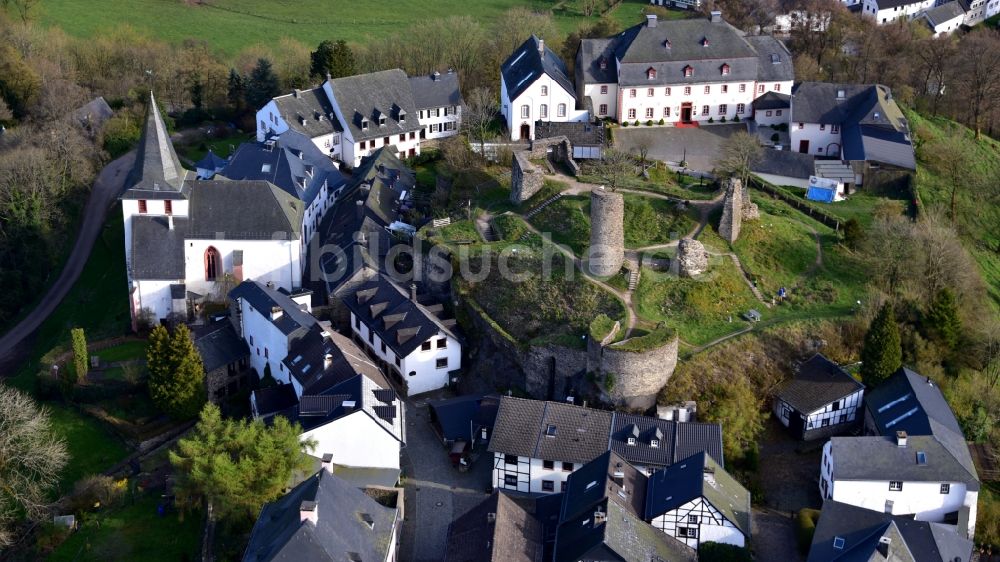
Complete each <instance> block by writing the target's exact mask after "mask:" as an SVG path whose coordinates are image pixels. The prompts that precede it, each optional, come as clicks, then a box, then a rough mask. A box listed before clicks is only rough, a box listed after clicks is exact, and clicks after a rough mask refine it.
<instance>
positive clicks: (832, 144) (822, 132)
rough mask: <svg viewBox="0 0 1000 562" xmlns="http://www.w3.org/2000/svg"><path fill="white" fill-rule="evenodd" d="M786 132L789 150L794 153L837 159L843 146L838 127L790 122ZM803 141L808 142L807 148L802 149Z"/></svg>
mask: <svg viewBox="0 0 1000 562" xmlns="http://www.w3.org/2000/svg"><path fill="white" fill-rule="evenodd" d="M788 132H789V136H790V138H791V144H792V145H791V147H789V149H790V150H794V151H796V152H802V153H804V154H812V155H814V156H829V157H831V158H839V157H840V154H841V149H842V148H843V146H844V145H843V144H842V141H841V138H840V126H839V125H829V124H822V123H797V122H792V123H791V124H789V126H788ZM803 141H805V142H808V146H806V147H803V146H802V143H803ZM802 148H805V150H802Z"/></svg>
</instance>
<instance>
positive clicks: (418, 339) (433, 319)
mask: <svg viewBox="0 0 1000 562" xmlns="http://www.w3.org/2000/svg"><path fill="white" fill-rule="evenodd" d="M340 298H341V300H342V301H343V303H344V305H345V306H346V307H347V308H348V309H350V311H351V312H353V313H354V315H355V316H356V317H357V318H360V319H361V321H362V322H363V323H364V324H365V325H366V326H368V327H369V328H370V329H372V330H374V331H375V333H376V334H378V337H379V339H381V340H382V341H383V342H385V344H386V345H387V346H388V347H389V348H390V349H392V351H393V353H395V354H396V356H397V357H407V356H409V355H410V354H411V353H413V351H414V350H416V349H417V348H418V347H420V344H422V343H423V342H425V341H427V340H428V339H429V338H432V337H436V336H438V335H446V336H451V337H452V338H455V339H458V336H456V335H455V333H454V331H453V330H452V327H451V326H453V322H445V321H442V320H441V319H440V318H438V317H437V315H436V314H435V312H434V311H433V310H432V308H431V307H429V306H426V305H425V304H422V303H420V302H419V300H418V301H414V300H412V299H410V295H409V294H408V291H407V290H406V289H404V288H402V287H400V286H399V285H398V284H397V283H395V282H394V281H393V280H392V279H390V278H389V276H387V275H384V274H382V273H378V274H376V275H375V276H374V277H372V278H371V279H369V280H367V281H365V282H363V283H361V284H360V285H358V286H357V287H356V288H353V289H352V290H351V291H349V292H347V293H345V294H343V295H341V296H340ZM438 307H440V305H438Z"/></svg>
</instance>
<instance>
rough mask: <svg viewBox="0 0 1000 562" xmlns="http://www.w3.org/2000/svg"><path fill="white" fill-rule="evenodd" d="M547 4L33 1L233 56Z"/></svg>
mask: <svg viewBox="0 0 1000 562" xmlns="http://www.w3.org/2000/svg"><path fill="white" fill-rule="evenodd" d="M580 4H581V2H580V0H568V1H567V2H564V3H563V6H564V7H563V8H562V9H560V10H558V11H557V12H556V13H554V14H553V15H554V19H555V22H556V25H557V26H558V27H559V29H560V30H561V31H562V32H563V33H564V34H566V33H569V32H570V31H572V30H574V29H576V27H577V26H578V25H579V24H580V23H582V22H584V21H593V20H596V19H597V17H598V14H596V13H595V14H594V15H593V16H591V17H589V18H588V17H586V16H584V15H583V13H582V11H581V8H580ZM517 6H527V7H529V8H532V9H535V10H539V11H546V10H551V8H552V7H553V3H552V2H551V1H545V0H488V1H485V0H479V1H473V2H470V1H468V0H435V1H434V2H422V1H420V0H397V1H396V2H391V3H386V2H377V1H374V0H354V1H348V0H296V1H293V0H206V1H205V2H203V3H198V4H196V3H194V2H181V1H174V0H166V1H164V0H105V1H104V2H103V3H102V7H101V9H100V10H95V9H94V7H93V0H50V1H48V2H44V3H42V4H41V5H40V10H39V11H40V12H41V21H42V22H43V23H45V24H47V25H58V26H60V27H62V28H63V29H64V30H65V31H66V32H67V33H69V34H70V35H75V36H77V37H90V36H93V35H96V34H100V33H102V32H107V31H108V30H111V29H114V28H116V27H120V26H123V25H130V26H132V27H134V28H136V29H138V30H140V31H143V32H146V33H149V34H150V35H152V36H153V37H156V38H159V39H163V40H166V41H170V42H174V43H180V42H181V41H183V40H184V39H188V38H194V39H201V40H204V41H207V42H208V44H209V45H211V46H212V47H214V48H216V49H218V50H219V51H222V52H223V53H224V54H226V55H229V56H233V55H235V54H236V53H238V52H239V51H240V50H241V49H244V48H246V47H249V46H252V45H256V44H263V43H270V42H274V41H275V40H277V39H279V38H283V37H290V38H294V39H296V40H298V41H301V42H302V43H304V44H306V45H308V46H310V47H315V45H317V44H318V43H319V42H320V41H322V40H324V39H345V40H347V41H348V42H349V43H356V44H364V43H367V42H368V41H369V40H370V38H373V37H376V38H378V37H386V36H390V35H394V34H397V33H399V32H400V30H401V29H405V28H406V27H407V26H410V25H412V24H413V23H415V22H416V21H418V20H424V21H426V20H434V19H443V18H448V17H450V16H471V17H473V18H474V19H476V20H477V21H479V22H481V23H482V24H484V25H489V23H490V22H491V21H492V20H494V19H495V18H497V17H498V16H500V15H501V14H503V13H504V12H506V11H507V10H509V9H511V8H513V7H517ZM646 6H648V2H643V1H642V0H626V1H625V2H623V3H622V5H620V6H619V7H618V8H616V9H615V10H614V11H613V12H612V14H611V16H612V17H613V18H614V19H616V20H618V21H619V22H621V23H622V25H623V26H628V25H634V24H636V23H639V22H640V21H641V20H642V9H643V8H644V7H646ZM658 13H661V14H663V16H661V17H672V18H673V17H684V16H687V15H688V13H687V12H680V11H666V10H663V11H662V12H659V11H658Z"/></svg>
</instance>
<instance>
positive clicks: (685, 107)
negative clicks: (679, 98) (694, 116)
mask: <svg viewBox="0 0 1000 562" xmlns="http://www.w3.org/2000/svg"><path fill="white" fill-rule="evenodd" d="M690 122H691V104H690V103H682V104H681V123H690Z"/></svg>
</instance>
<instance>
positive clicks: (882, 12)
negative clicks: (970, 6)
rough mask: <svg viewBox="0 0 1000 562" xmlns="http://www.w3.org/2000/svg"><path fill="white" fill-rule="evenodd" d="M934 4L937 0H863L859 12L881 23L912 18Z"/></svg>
mask: <svg viewBox="0 0 1000 562" xmlns="http://www.w3.org/2000/svg"><path fill="white" fill-rule="evenodd" d="M936 4H937V0H864V1H863V4H862V7H861V14H862V15H864V16H866V17H869V18H872V19H874V20H875V23H877V24H879V25H882V24H887V23H893V22H895V21H909V20H912V19H914V18H916V17H917V16H919V15H920V14H922V13H924V12H925V11H927V10H929V9H931V8H933V7H934V6H935V5H936Z"/></svg>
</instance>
